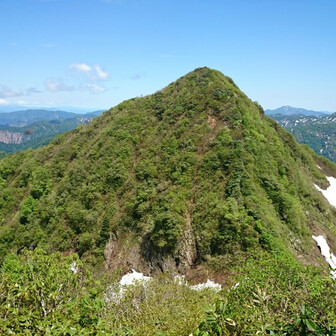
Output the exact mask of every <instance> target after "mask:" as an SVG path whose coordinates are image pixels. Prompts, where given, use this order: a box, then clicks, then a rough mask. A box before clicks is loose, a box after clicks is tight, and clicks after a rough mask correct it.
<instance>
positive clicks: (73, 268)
mask: <svg viewBox="0 0 336 336" xmlns="http://www.w3.org/2000/svg"><path fill="white" fill-rule="evenodd" d="M70 271H71V272H72V273H75V274H77V273H78V267H77V264H76V261H73V262H72V263H71V264H70Z"/></svg>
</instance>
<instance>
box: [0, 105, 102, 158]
mask: <svg viewBox="0 0 336 336" xmlns="http://www.w3.org/2000/svg"><path fill="white" fill-rule="evenodd" d="M102 113H103V111H93V112H90V113H86V114H77V113H72V112H66V111H50V110H24V111H15V112H9V113H0V157H3V156H5V155H6V154H8V153H13V152H16V151H19V150H24V149H27V148H38V147H41V146H43V145H46V144H48V143H49V142H50V141H51V140H53V139H54V138H55V136H56V135H57V134H60V133H64V132H67V131H70V130H73V129H75V128H76V127H77V126H78V125H80V124H85V123H88V122H89V121H91V120H92V119H94V118H95V117H97V116H99V115H101V114H102Z"/></svg>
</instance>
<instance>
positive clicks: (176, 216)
mask: <svg viewBox="0 0 336 336" xmlns="http://www.w3.org/2000/svg"><path fill="white" fill-rule="evenodd" d="M317 164H318V165H319V166H320V167H321V169H322V170H321V169H319V168H317ZM13 167H15V169H13ZM0 174H1V175H0V176H1V177H2V179H1V184H2V186H3V190H2V191H1V199H0V200H1V202H0V203H1V206H2V210H3V211H2V218H1V221H2V222H1V223H2V227H1V229H2V230H4V231H5V232H6V234H7V236H6V237H7V238H6V239H5V241H4V242H3V243H2V245H1V246H0V248H1V250H2V251H3V255H5V254H6V251H9V250H11V249H21V248H23V247H28V248H34V247H36V246H41V247H43V248H45V249H46V250H48V251H53V250H61V251H73V250H74V251H77V252H78V253H79V254H80V256H81V257H82V258H83V259H84V260H87V261H90V260H91V262H93V261H94V260H96V261H95V262H96V263H97V262H98V261H99V263H102V262H105V265H106V267H107V268H108V269H111V270H112V269H116V268H118V267H122V268H128V269H130V268H135V269H137V270H140V271H146V272H148V273H155V272H161V271H164V270H175V271H178V272H181V273H186V272H187V271H188V270H190V269H191V268H192V267H195V266H196V265H197V264H199V263H201V262H204V261H205V260H208V259H209V258H211V256H213V257H219V256H221V255H235V254H244V253H246V254H249V250H253V249H256V250H266V251H272V250H277V249H279V250H287V251H291V253H293V254H294V255H296V257H298V258H301V259H302V260H306V262H309V260H311V261H313V262H316V263H318V250H317V248H316V245H315V242H313V241H312V239H311V235H312V234H315V235H316V234H317V233H320V232H324V233H325V234H326V236H327V238H328V241H329V243H330V245H331V246H335V245H334V243H335V241H334V239H333V233H334V231H335V226H334V225H332V224H331V223H332V220H333V218H335V211H334V210H333V208H332V207H331V206H330V205H329V204H328V203H327V202H326V200H325V199H324V198H323V196H322V195H321V194H320V193H319V192H318V191H317V190H316V189H315V187H314V183H316V184H317V185H319V186H320V187H327V186H328V181H327V180H326V178H325V175H326V174H328V176H336V169H335V166H334V165H333V164H332V163H331V162H329V161H327V160H324V159H323V158H320V157H318V156H317V155H315V154H314V153H313V151H311V150H310V149H309V148H307V147H304V146H301V145H299V144H297V143H296V142H295V140H294V138H293V136H292V135H290V134H289V133H288V132H287V131H285V130H283V129H282V128H281V127H280V126H279V125H278V124H277V123H276V122H275V121H272V120H271V119H269V118H268V117H266V116H265V115H264V112H263V110H262V108H261V107H260V106H259V105H258V104H256V103H253V102H252V101H251V100H249V99H248V98H247V97H246V95H245V94H244V93H242V92H241V91H240V90H239V88H238V87H237V86H236V85H235V84H234V82H233V81H232V79H231V78H229V77H225V76H224V75H223V74H221V73H220V72H218V71H215V70H211V69H209V68H199V69H196V70H195V71H193V72H191V73H189V74H187V75H186V76H183V77H181V78H180V79H178V80H177V81H176V82H174V83H172V84H170V85H168V86H167V87H166V88H164V89H163V90H160V91H159V92H156V93H155V94H153V95H150V96H146V97H142V98H134V99H131V100H128V101H125V102H123V103H121V104H119V105H118V106H116V107H115V108H113V109H111V110H109V111H107V112H105V113H104V114H103V115H102V116H100V117H98V118H96V119H94V120H93V121H92V122H90V123H89V124H87V125H82V126H80V127H79V128H77V129H76V130H74V131H71V132H70V133H67V134H65V135H61V136H59V137H58V138H57V139H56V140H54V141H53V142H52V143H51V144H50V145H48V146H47V147H45V148H42V149H39V150H37V151H26V152H22V153H20V155H16V154H14V155H12V156H10V157H9V158H7V159H4V160H1V161H0ZM308 200H309V201H308ZM307 213H309V215H307ZM14 232H15V236H14ZM290 237H292V238H290ZM294 242H296V243H294ZM297 242H300V243H297ZM103 256H104V259H103ZM104 260H105V261H104Z"/></svg>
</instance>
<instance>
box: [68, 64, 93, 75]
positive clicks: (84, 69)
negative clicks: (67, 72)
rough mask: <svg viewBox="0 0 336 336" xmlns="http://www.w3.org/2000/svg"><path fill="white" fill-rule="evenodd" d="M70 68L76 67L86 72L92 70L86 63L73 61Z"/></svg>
mask: <svg viewBox="0 0 336 336" xmlns="http://www.w3.org/2000/svg"><path fill="white" fill-rule="evenodd" d="M70 69H75V70H77V71H79V72H86V73H89V72H90V71H91V70H92V68H91V67H90V66H89V65H87V64H85V63H73V64H71V65H70Z"/></svg>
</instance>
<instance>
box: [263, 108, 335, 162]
mask: <svg viewBox="0 0 336 336" xmlns="http://www.w3.org/2000/svg"><path fill="white" fill-rule="evenodd" d="M269 116H270V117H271V118H272V119H274V120H275V121H277V122H278V123H279V124H280V125H281V126H282V127H284V128H286V129H287V130H288V131H289V132H291V133H292V134H293V135H294V137H295V139H296V140H297V141H298V142H300V143H303V144H306V145H308V146H309V147H311V148H312V149H313V150H314V151H315V152H316V153H317V154H320V155H323V156H325V157H326V158H328V159H329V160H331V161H334V162H336V113H333V114H330V115H323V116H320V117H317V116H307V115H303V114H294V115H283V114H271V115H269Z"/></svg>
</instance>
